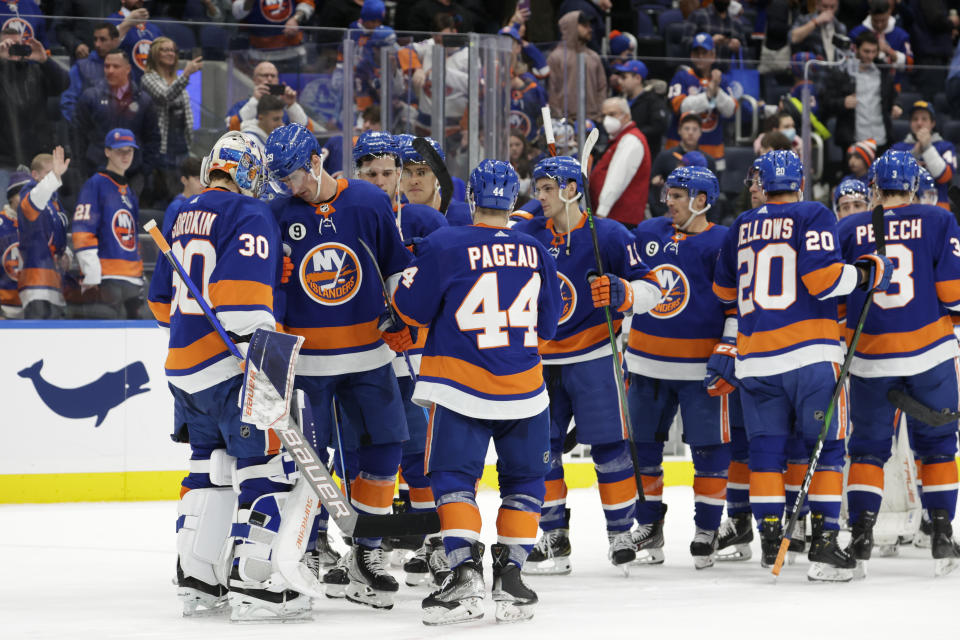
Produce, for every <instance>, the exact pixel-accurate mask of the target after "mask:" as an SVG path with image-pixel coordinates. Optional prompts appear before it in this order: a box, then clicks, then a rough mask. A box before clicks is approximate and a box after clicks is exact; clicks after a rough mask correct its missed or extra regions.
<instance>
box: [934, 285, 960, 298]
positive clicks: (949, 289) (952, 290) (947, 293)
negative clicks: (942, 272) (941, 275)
mask: <svg viewBox="0 0 960 640" xmlns="http://www.w3.org/2000/svg"><path fill="white" fill-rule="evenodd" d="M937 297H938V298H940V299H941V300H943V301H944V302H956V301H957V300H960V280H946V281H944V282H938V283H937Z"/></svg>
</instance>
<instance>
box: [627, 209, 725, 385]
mask: <svg viewBox="0 0 960 640" xmlns="http://www.w3.org/2000/svg"><path fill="white" fill-rule="evenodd" d="M633 234H634V236H635V237H636V241H637V242H636V246H637V248H639V250H640V255H641V257H642V258H643V261H644V262H645V263H646V264H647V265H648V266H649V267H650V269H651V271H650V274H651V276H652V277H653V278H654V279H655V280H656V282H657V286H658V287H659V288H660V293H661V295H662V300H661V302H660V304H658V305H657V306H656V307H654V308H653V309H651V310H650V311H648V312H647V313H643V314H636V315H634V316H633V320H632V321H631V324H630V338H629V342H628V346H627V355H626V360H627V368H628V369H629V370H630V371H631V372H632V373H637V374H640V375H643V376H647V377H650V378H662V379H665V380H702V379H703V378H704V376H706V375H707V360H709V359H710V356H711V355H712V354H713V348H714V347H715V346H716V344H717V342H719V341H720V337H721V336H722V335H723V333H724V322H725V318H727V317H733V316H735V315H736V309H735V308H734V307H733V305H732V304H730V303H723V302H721V301H720V300H719V299H718V298H717V296H715V295H714V294H713V291H712V285H713V276H714V269H715V268H716V264H717V256H718V255H719V253H720V247H721V245H722V244H723V242H724V240H725V239H726V237H727V227H724V226H720V225H715V224H710V225H709V226H708V227H707V228H706V229H704V230H703V231H701V232H700V233H697V234H692V235H688V234H686V233H684V232H682V231H678V230H677V229H676V228H675V227H674V226H673V223H672V222H671V221H670V220H669V219H668V218H653V219H652V220H646V221H644V222H641V223H640V224H639V225H638V226H637V228H636V229H634V230H633ZM731 331H732V329H731Z"/></svg>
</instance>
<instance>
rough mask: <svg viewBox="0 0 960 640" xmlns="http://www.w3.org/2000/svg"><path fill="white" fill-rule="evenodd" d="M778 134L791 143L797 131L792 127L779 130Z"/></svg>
mask: <svg viewBox="0 0 960 640" xmlns="http://www.w3.org/2000/svg"><path fill="white" fill-rule="evenodd" d="M780 133H782V134H783V135H785V136H787V140H789V141H790V142H793V139H794V138H796V137H797V130H796V129H794V128H792V127H791V128H790V129H780Z"/></svg>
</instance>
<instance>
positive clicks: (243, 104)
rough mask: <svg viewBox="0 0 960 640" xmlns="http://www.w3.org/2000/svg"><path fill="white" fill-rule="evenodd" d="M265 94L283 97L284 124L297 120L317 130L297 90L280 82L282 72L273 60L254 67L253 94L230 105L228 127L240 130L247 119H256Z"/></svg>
mask: <svg viewBox="0 0 960 640" xmlns="http://www.w3.org/2000/svg"><path fill="white" fill-rule="evenodd" d="M265 95H273V96H278V97H281V98H282V99H283V101H284V109H283V124H290V123H291V122H296V123H297V124H302V125H303V126H305V127H306V128H307V129H309V130H310V131H316V130H317V129H318V128H319V127H318V126H317V124H316V123H315V122H314V121H313V120H312V119H310V117H308V116H307V112H306V111H304V110H303V107H301V106H300V104H299V103H298V102H297V92H296V91H294V90H293V89H292V88H291V87H289V86H288V85H287V83H283V84H281V83H280V74H279V73H277V67H276V65H274V64H273V63H272V62H261V63H260V64H258V65H257V66H256V67H254V68H253V95H251V96H250V97H249V98H247V99H246V100H240V101H239V102H237V103H235V104H234V105H233V106H232V107H230V110H229V111H227V116H226V118H225V120H226V124H227V128H228V129H231V130H233V131H240V128H241V125H242V124H243V122H244V121H245V120H255V119H256V118H257V102H258V101H259V100H260V98H262V97H263V96H265Z"/></svg>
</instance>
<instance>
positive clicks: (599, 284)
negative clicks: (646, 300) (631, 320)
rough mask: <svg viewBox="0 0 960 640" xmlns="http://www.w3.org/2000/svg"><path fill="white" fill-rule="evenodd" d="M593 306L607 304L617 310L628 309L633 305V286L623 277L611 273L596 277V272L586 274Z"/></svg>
mask: <svg viewBox="0 0 960 640" xmlns="http://www.w3.org/2000/svg"><path fill="white" fill-rule="evenodd" d="M587 282H589V283H590V294H591V295H592V296H593V306H594V307H596V308H597V309H599V308H601V307H605V306H607V305H609V306H611V307H613V308H614V309H615V310H617V311H629V310H630V309H631V308H632V307H633V287H632V286H630V283H629V282H627V281H626V280H624V279H623V278H621V277H619V276H616V275H614V274H612V273H605V274H603V275H602V276H599V277H597V275H596V273H589V274H587Z"/></svg>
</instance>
